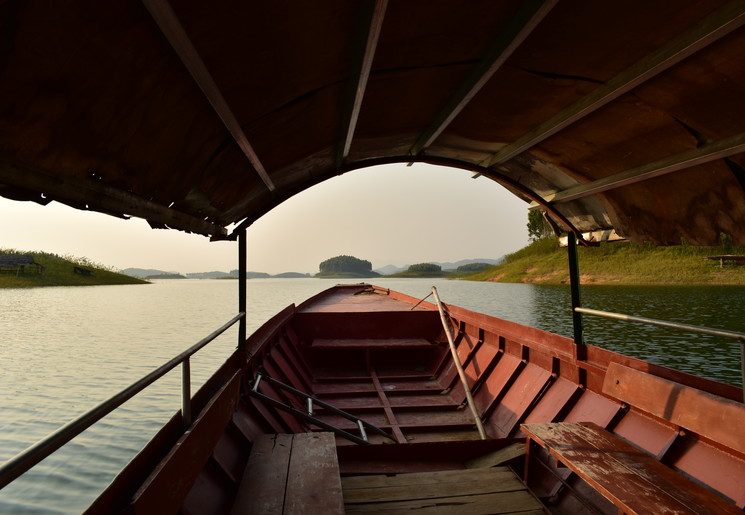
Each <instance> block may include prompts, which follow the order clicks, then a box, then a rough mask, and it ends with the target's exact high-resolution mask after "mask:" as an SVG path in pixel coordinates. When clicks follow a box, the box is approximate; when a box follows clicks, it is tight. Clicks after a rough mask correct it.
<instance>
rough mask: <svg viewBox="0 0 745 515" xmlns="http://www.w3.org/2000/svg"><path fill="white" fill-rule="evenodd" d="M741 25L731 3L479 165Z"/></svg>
mask: <svg viewBox="0 0 745 515" xmlns="http://www.w3.org/2000/svg"><path fill="white" fill-rule="evenodd" d="M743 24H745V2H742V1H741V0H734V1H732V2H730V3H729V4H727V5H725V6H724V7H722V8H720V9H718V10H717V11H715V12H714V13H712V14H710V15H709V16H707V17H706V18H704V19H703V20H701V21H700V22H699V23H697V24H696V25H695V26H693V27H691V28H690V29H688V30H686V31H685V32H683V33H682V34H680V35H679V36H677V37H676V38H674V39H673V40H671V41H670V43H668V44H666V45H664V46H662V47H660V48H659V49H657V50H656V51H654V52H652V53H651V54H649V55H647V56H645V57H643V58H642V59H640V60H639V61H637V62H636V63H635V64H634V65H632V66H631V67H629V68H627V69H626V70H624V71H622V72H621V73H619V74H618V75H616V76H615V77H613V78H612V79H610V80H609V81H608V82H606V83H605V84H603V85H602V86H599V87H598V88H596V89H595V90H594V91H592V92H591V93H589V94H588V95H586V96H584V97H582V98H580V99H579V100H578V101H577V102H575V103H574V104H572V105H570V106H569V107H567V108H566V109H563V110H562V111H560V112H559V113H558V114H556V115H555V116H554V117H552V118H550V119H549V120H547V121H545V122H544V123H542V124H541V125H539V126H538V127H536V128H535V129H533V130H532V131H530V132H528V133H527V134H525V135H523V136H522V137H520V138H519V139H518V140H517V141H515V142H513V143H511V144H509V145H507V146H505V147H504V148H502V149H501V150H500V151H499V152H497V153H495V154H493V155H492V156H491V157H489V158H487V159H486V160H484V161H483V162H482V163H480V164H481V165H482V166H485V167H487V168H489V167H492V166H495V165H499V164H502V163H504V162H506V161H509V160H510V159H512V158H513V157H515V156H517V155H519V154H521V153H523V152H524V151H526V150H527V149H529V148H530V147H532V146H534V145H537V144H538V143H540V142H541V141H543V140H545V139H546V138H548V137H550V136H552V135H554V134H556V133H557V132H559V131H560V130H562V129H564V128H565V127H567V126H569V125H571V124H572V123H574V122H576V121H577V120H579V119H581V118H583V117H585V116H587V115H589V114H590V113H592V112H593V111H595V110H597V109H599V108H601V107H603V106H604V105H606V104H607V103H609V102H611V101H612V100H614V99H616V98H618V97H620V96H621V95H623V94H624V93H627V92H629V91H631V90H632V89H634V88H635V87H637V86H639V85H640V84H642V83H644V82H645V81H647V80H649V79H651V78H652V77H654V76H655V75H657V74H659V73H661V72H663V71H665V70H667V69H668V68H670V67H671V66H673V65H675V64H677V63H679V62H680V61H682V60H684V59H685V58H687V57H689V56H690V55H692V54H694V53H696V52H697V51H699V50H701V49H702V48H704V47H706V46H707V45H709V44H711V43H713V42H715V41H717V40H718V39H720V38H722V37H724V36H726V35H727V34H729V33H730V32H732V31H733V30H735V29H737V28H738V27H741V26H742V25H743Z"/></svg>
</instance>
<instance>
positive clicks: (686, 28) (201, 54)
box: [0, 0, 745, 244]
mask: <svg viewBox="0 0 745 515" xmlns="http://www.w3.org/2000/svg"><path fill="white" fill-rule="evenodd" d="M685 4H686V5H685V6H681V5H680V4H679V3H676V2H668V1H663V0H628V1H625V2H615V3H613V2H596V1H593V0H572V1H569V0H558V1H557V0H547V1H544V2H540V1H535V0H528V1H523V2H518V1H516V0H510V1H500V2H494V1H492V0H483V1H477V0H472V1H469V2H453V1H449V0H434V1H433V0H406V1H403V0H390V1H383V0H380V1H377V2H373V1H370V2H364V1H359V2H350V1H348V0H321V1H317V0H313V1H310V0H308V1H306V0H293V1H271V2H255V1H220V2H198V1H179V2H173V3H172V5H169V4H168V3H167V2H165V1H163V0H145V1H144V2H142V3H140V2H135V1H124V0H111V1H107V2H104V3H101V2H84V1H82V0H80V1H73V2H46V1H43V0H38V1H21V0H5V1H2V0H0V195H2V196H5V197H8V198H13V199H19V200H33V201H37V202H41V203H46V202H49V201H50V200H57V201H61V202H64V203H67V204H70V205H73V206H74V207H79V208H83V209H85V208H88V209H92V210H96V211H102V212H107V213H111V214H114V215H119V216H121V215H132V216H138V217H142V218H145V219H147V220H149V221H150V222H151V225H153V226H154V227H172V228H176V229H181V230H186V231H191V232H197V233H202V234H207V235H211V236H213V237H220V236H223V235H225V234H226V229H225V227H226V226H228V225H230V224H233V223H237V222H242V221H245V222H244V225H247V224H250V223H251V222H253V221H254V220H256V219H257V218H259V217H260V216H261V215H263V214H264V213H266V212H267V211H268V210H269V209H271V208H272V207H274V206H275V205H277V204H278V203H280V202H282V201H283V200H285V199H287V198H289V197H290V196H292V195H294V194H295V193H298V192H299V191H302V190H304V189H306V188H308V187H309V186H312V185H314V184H317V183H318V182H321V181H323V180H325V179H328V178H330V177H333V176H335V175H338V174H339V173H344V172H347V171H350V170H353V169H356V168H360V167H366V166H371V165H374V164H377V163H383V162H409V161H427V162H433V163H442V164H448V165H452V166H459V167H462V168H466V169H470V170H474V171H477V172H480V173H481V174H482V175H485V176H487V177H490V178H492V179H495V180H498V181H499V182H501V183H502V184H505V185H506V186H508V187H509V188H510V189H511V190H512V191H513V192H516V193H518V194H519V195H520V196H521V197H522V198H524V199H526V200H529V199H530V200H534V201H535V200H537V201H538V203H539V204H543V205H544V206H545V207H547V208H548V209H549V210H551V211H553V212H554V218H555V219H556V220H559V221H560V223H563V224H564V225H565V226H568V227H569V228H570V229H572V230H577V231H591V230H596V229H610V228H614V229H615V230H616V231H617V232H618V233H620V234H621V235H623V236H625V237H627V238H629V239H632V240H635V241H653V242H656V243H660V244H676V243H679V242H680V239H681V238H686V239H687V240H688V241H689V242H691V243H698V244H714V243H717V242H718V240H719V235H720V233H722V232H724V233H727V234H730V235H732V236H733V239H734V240H735V242H736V243H739V244H745V190H744V187H745V156H744V154H743V150H745V59H743V56H745V29H743V28H741V25H742V24H743V23H745V14H743V13H744V12H745V2H743V1H734V2H729V3H728V2H725V1H716V0H702V1H689V2H685ZM645 174H646V175H645ZM606 178H612V180H611V179H609V180H607V181H605V182H595V181H599V180H601V179H606ZM482 180H483V179H482ZM454 194H457V192H454ZM561 219H563V222H561Z"/></svg>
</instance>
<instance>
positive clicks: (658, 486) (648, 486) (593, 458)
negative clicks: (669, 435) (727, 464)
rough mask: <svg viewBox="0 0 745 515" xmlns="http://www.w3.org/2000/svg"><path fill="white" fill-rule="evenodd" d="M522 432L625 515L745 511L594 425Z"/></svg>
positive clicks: (537, 427)
mask: <svg viewBox="0 0 745 515" xmlns="http://www.w3.org/2000/svg"><path fill="white" fill-rule="evenodd" d="M523 430H524V431H525V432H526V433H528V435H529V437H530V438H531V439H532V440H534V441H536V442H537V443H538V444H539V445H541V446H543V447H545V448H547V449H548V450H549V452H550V453H551V454H552V455H553V456H555V457H556V458H557V459H558V460H559V461H561V463H563V464H565V465H566V466H567V467H568V468H569V469H570V470H572V471H573V472H575V473H576V474H577V475H578V476H579V477H581V478H582V479H583V480H585V481H587V482H588V483H589V484H590V485H591V486H592V487H593V488H595V489H596V490H597V491H598V492H600V493H601V494H602V495H603V496H604V497H606V498H607V499H609V500H610V501H611V502H613V503H614V504H615V505H616V506H618V507H619V508H620V509H622V510H624V511H625V512H626V513H629V514H631V513H681V514H683V513H689V514H692V513H742V512H741V511H740V510H738V509H737V508H736V507H735V506H734V505H732V504H730V503H728V502H727V501H725V500H724V499H722V498H721V497H719V496H717V495H716V494H714V493H712V492H709V491H708V490H706V489H705V488H703V487H701V486H699V485H697V484H695V483H693V482H692V481H690V480H688V479H686V478H684V477H683V476H682V475H680V474H678V473H676V472H675V471H673V470H672V469H670V468H668V467H667V466H665V465H663V464H662V463H660V462H658V461H657V460H656V459H654V458H653V457H652V456H650V455H649V454H647V453H645V452H644V451H642V450H640V449H638V448H636V447H634V446H632V445H630V444H628V443H626V442H624V441H623V440H621V439H620V438H618V437H616V436H614V435H613V434H611V433H609V432H608V431H605V430H604V429H602V428H600V427H598V426H597V425H595V424H592V423H581V424H573V423H565V422H562V423H557V424H530V425H525V426H523Z"/></svg>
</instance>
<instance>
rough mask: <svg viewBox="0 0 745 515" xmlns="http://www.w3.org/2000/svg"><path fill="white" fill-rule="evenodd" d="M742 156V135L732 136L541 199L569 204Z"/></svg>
mask: <svg viewBox="0 0 745 515" xmlns="http://www.w3.org/2000/svg"><path fill="white" fill-rule="evenodd" d="M741 152H745V133H740V134H736V135H735V136H731V137H729V138H725V139H723V140H720V141H716V142H714V143H709V144H706V145H703V146H701V147H699V148H695V149H692V150H686V151H685V152H680V153H678V154H675V155H673V156H669V157H666V158H664V159H659V160H657V161H654V162H652V163H649V164H646V165H642V166H638V167H636V168H632V169H630V170H626V171H625V172H620V173H617V174H615V175H611V176H609V177H604V178H602V179H598V180H596V181H591V182H588V183H586V184H580V185H577V186H573V187H571V188H567V189H565V190H563V191H559V192H557V193H554V194H552V195H547V196H545V197H544V199H545V200H547V201H549V202H552V203H558V202H569V201H570V200H575V199H578V198H582V197H587V196H589V195H594V194H596V193H601V192H603V191H608V190H613V189H616V188H621V187H623V186H628V185H629V184H634V183H636V182H641V181H646V180H647V179H651V178H653V177H659V176H660V175H665V174H668V173H672V172H677V171H678V170H685V169H686V168H690V167H692V166H696V165H700V164H704V163H708V162H710V161H714V160H717V159H722V158H725V157H728V156H731V155H734V154H739V153H741Z"/></svg>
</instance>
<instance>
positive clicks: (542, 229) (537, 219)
mask: <svg viewBox="0 0 745 515" xmlns="http://www.w3.org/2000/svg"><path fill="white" fill-rule="evenodd" d="M553 233H554V231H553V229H552V228H551V224H549V223H548V221H547V220H546V218H545V217H544V216H543V211H540V210H537V209H536V210H531V211H528V237H529V238H530V241H536V240H540V239H541V238H546V237H548V236H551V235H553Z"/></svg>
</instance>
